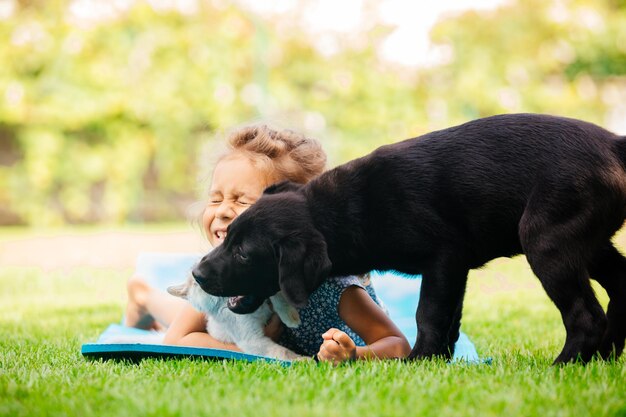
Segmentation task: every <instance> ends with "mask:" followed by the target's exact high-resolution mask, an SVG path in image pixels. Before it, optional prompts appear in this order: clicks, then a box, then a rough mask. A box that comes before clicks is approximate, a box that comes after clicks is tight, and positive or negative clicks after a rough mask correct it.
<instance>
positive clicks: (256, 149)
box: [220, 125, 326, 185]
mask: <svg viewBox="0 0 626 417" xmlns="http://www.w3.org/2000/svg"><path fill="white" fill-rule="evenodd" d="M228 148H229V153H227V154H226V155H224V156H223V157H222V158H220V160H221V159H224V158H228V157H229V156H231V155H236V154H244V155H245V156H247V157H248V158H249V159H250V160H251V161H252V163H253V164H254V165H255V166H256V167H258V168H260V169H261V170H263V171H264V172H265V173H266V175H267V181H268V185H270V184H272V183H275V182H278V181H283V180H290V181H294V182H297V183H301V184H304V183H306V182H308V181H310V180H311V179H313V178H314V177H316V176H317V175H319V174H321V173H322V172H323V171H324V168H325V166H326V153H325V152H324V150H323V149H322V146H321V145H320V143H319V142H318V141H316V140H315V139H311V138H308V137H306V136H304V135H302V134H300V133H297V132H294V131H292V130H288V129H281V130H277V129H272V128H269V127H268V126H265V125H259V126H247V127H243V128H240V129H237V130H235V131H234V132H232V133H231V134H230V135H229V137H228Z"/></svg>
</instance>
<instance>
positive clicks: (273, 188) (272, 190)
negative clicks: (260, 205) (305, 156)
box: [263, 181, 302, 194]
mask: <svg viewBox="0 0 626 417" xmlns="http://www.w3.org/2000/svg"><path fill="white" fill-rule="evenodd" d="M300 187H302V184H298V183H297V182H293V181H281V182H277V183H276V184H273V185H270V186H269V187H267V188H266V189H265V191H263V194H277V193H282V192H285V191H297V190H299V189H300Z"/></svg>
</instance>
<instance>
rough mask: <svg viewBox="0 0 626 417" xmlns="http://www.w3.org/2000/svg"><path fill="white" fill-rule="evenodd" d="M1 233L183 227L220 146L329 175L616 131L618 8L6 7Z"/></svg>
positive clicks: (148, 3) (621, 8)
mask: <svg viewBox="0 0 626 417" xmlns="http://www.w3.org/2000/svg"><path fill="white" fill-rule="evenodd" d="M0 36H1V39H2V42H1V43H0V225H5V226H6V225H21V226H29V227H31V226H36V227H51V226H63V225H74V224H100V225H119V224H146V223H160V222H171V221H181V220H184V218H185V212H186V209H187V207H188V206H189V205H190V204H191V203H192V202H194V201H196V200H197V199H198V198H200V195H201V191H200V190H201V187H200V186H199V184H201V182H200V181H199V180H200V179H201V178H202V177H203V175H204V174H205V173H206V172H207V171H206V170H207V169H208V168H210V165H211V162H212V159H211V158H212V153H214V149H215V147H216V143H217V142H218V141H219V138H220V137H221V136H222V135H223V134H224V132H228V130H229V129H231V128H233V127H235V126H239V125H242V124H245V123H248V122H256V121H265V122H268V123H273V124H278V125H280V126H287V127H291V128H294V129H298V130H303V131H305V132H306V133H307V134H309V135H311V136H313V137H316V138H318V139H319V140H320V141H322V143H323V145H324V147H325V149H326V150H327V152H328V153H329V159H330V164H329V165H330V166H334V165H336V164H338V163H341V162H344V161H346V160H348V159H351V158H354V157H357V156H361V155H363V154H365V153H368V152H370V151H371V150H373V149H374V148H375V147H377V146H379V145H382V144H385V143H390V142H395V141H398V140H401V139H405V138H408V137H413V136H417V135H420V134H423V133H426V132H428V131H431V130H434V129H439V128H444V127H448V126H451V125H454V124H458V123H461V122H464V121H467V120H470V119H475V118H478V117H483V116H489V115H493V114H498V113H509V112H542V113H552V114H557V115H564V116H570V117H576V118H581V119H585V120H588V121H591V122H595V123H598V124H600V125H602V126H604V127H606V128H609V129H611V130H613V131H614V132H616V133H621V134H626V0H474V1H470V0H438V1H436V2H431V1H428V2H427V1H412V2H409V1H402V0H378V1H375V0H299V1H296V0H293V1H290V0H277V1H272V2H265V1H254V0H240V1H225V0H57V1H46V0H0Z"/></svg>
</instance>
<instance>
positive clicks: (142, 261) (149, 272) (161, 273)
mask: <svg viewBox="0 0 626 417" xmlns="http://www.w3.org/2000/svg"><path fill="white" fill-rule="evenodd" d="M199 257H200V255H199V254H190V253H178V254H174V253H142V254H140V255H139V257H138V258H137V265H136V273H137V274H138V275H140V276H142V277H144V278H145V279H146V280H147V281H148V282H149V283H150V284H151V285H152V286H154V287H156V288H161V289H163V290H165V289H166V288H167V287H168V286H170V285H174V284H178V283H181V282H183V281H184V279H185V277H186V275H187V273H188V272H189V270H190V269H191V267H192V266H193V265H194V263H195V262H196V261H198V259H199ZM372 284H373V285H374V288H375V289H376V293H377V294H378V297H379V298H380V299H381V300H382V301H383V303H384V305H385V307H386V308H387V310H388V312H389V316H390V317H391V319H392V320H393V321H394V323H396V325H397V326H398V327H399V328H400V330H401V331H402V332H403V333H404V334H405V336H406V337H407V339H408V340H409V343H413V342H414V341H415V338H416V336H417V328H416V326H415V310H416V308H417V303H418V300H419V293H420V285H421V278H420V277H410V278H407V277H405V276H399V275H396V274H393V273H373V274H372ZM162 337H163V334H162V333H157V332H154V331H147V330H140V329H135V328H132V327H126V326H123V325H120V324H111V325H110V326H109V327H108V328H107V329H106V330H105V331H104V332H103V333H102V334H101V335H100V337H99V338H98V340H97V341H96V342H95V343H86V344H84V345H82V347H81V353H82V354H83V356H85V357H86V358H90V359H97V358H101V359H125V360H131V361H136V360H141V359H143V358H148V357H153V358H178V357H188V358H201V359H227V360H244V361H250V362H252V361H258V360H261V361H267V362H273V363H280V364H282V365H289V364H290V362H289V361H281V360H278V359H275V358H269V357H265V356H258V355H251V354H245V353H241V352H234V351H230V350H222V349H211V348H199V347H186V346H174V345H164V344H162V343H161V340H162ZM453 362H469V363H484V362H487V363H488V362H489V360H487V361H483V360H481V359H480V358H479V356H478V353H477V352H476V348H475V346H474V344H473V343H472V341H471V340H470V339H469V337H468V336H467V335H466V334H465V333H463V332H461V335H460V336H459V340H458V341H457V343H456V344H455V352H454V357H453Z"/></svg>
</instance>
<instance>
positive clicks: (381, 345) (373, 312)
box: [317, 286, 411, 364]
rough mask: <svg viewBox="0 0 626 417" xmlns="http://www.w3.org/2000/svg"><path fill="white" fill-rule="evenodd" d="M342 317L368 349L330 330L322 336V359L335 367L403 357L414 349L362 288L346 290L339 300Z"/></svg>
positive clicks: (339, 332)
mask: <svg viewBox="0 0 626 417" xmlns="http://www.w3.org/2000/svg"><path fill="white" fill-rule="evenodd" d="M338 311H339V316H340V317H341V319H342V320H343V321H344V322H345V323H346V324H347V325H348V326H349V327H350V328H351V329H352V330H354V332H355V333H356V334H358V335H359V336H361V338H362V339H363V341H365V343H366V346H355V344H354V341H353V340H352V339H351V338H350V337H349V336H348V335H347V334H346V333H344V332H342V331H340V330H337V329H330V330H328V331H327V332H326V333H324V334H323V335H322V337H323V338H324V342H323V343H322V346H321V347H320V351H319V352H318V354H317V355H318V358H319V359H320V360H325V361H330V362H333V363H335V364H337V363H339V362H343V361H346V360H351V359H375V358H379V359H383V358H404V357H406V356H408V355H409V353H410V352H411V346H410V345H409V342H408V341H407V340H406V338H405V337H404V335H403V334H402V332H401V331H400V329H398V327H397V326H396V325H395V324H394V323H393V321H391V319H390V318H389V317H388V316H387V315H386V314H385V312H384V311H383V310H382V309H381V308H380V307H379V306H378V304H376V303H375V302H374V300H372V298H371V297H370V295H369V294H368V293H367V291H365V290H364V289H363V288H360V287H357V286H352V287H348V288H346V290H345V291H344V292H343V294H342V295H341V298H340V300H339V307H338Z"/></svg>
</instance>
